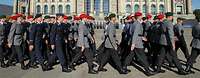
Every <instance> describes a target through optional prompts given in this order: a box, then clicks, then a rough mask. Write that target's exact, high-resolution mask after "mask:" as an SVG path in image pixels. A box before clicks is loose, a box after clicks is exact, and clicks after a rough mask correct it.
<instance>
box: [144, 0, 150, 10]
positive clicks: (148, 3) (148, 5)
mask: <svg viewBox="0 0 200 78" xmlns="http://www.w3.org/2000/svg"><path fill="white" fill-rule="evenodd" d="M145 4H146V9H147V13H151V5H150V0H146V3H145Z"/></svg>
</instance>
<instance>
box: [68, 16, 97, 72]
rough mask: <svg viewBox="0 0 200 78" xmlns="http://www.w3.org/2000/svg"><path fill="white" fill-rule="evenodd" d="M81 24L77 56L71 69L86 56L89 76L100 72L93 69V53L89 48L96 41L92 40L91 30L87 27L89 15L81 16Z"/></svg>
mask: <svg viewBox="0 0 200 78" xmlns="http://www.w3.org/2000/svg"><path fill="white" fill-rule="evenodd" d="M79 17H80V19H81V21H80V23H79V28H78V41H77V47H78V48H77V50H76V51H77V52H78V53H77V54H76V55H75V58H73V60H72V62H71V64H70V67H71V68H73V69H74V66H73V63H75V62H77V61H78V60H79V58H80V57H81V56H82V55H84V56H85V57H86V61H87V63H88V68H89V71H88V73H89V74H97V73H98V72H97V71H96V70H94V69H93V65H94V64H93V52H92V51H91V48H90V46H89V42H90V41H91V42H92V43H93V42H94V39H93V38H92V36H91V34H90V32H89V29H88V28H87V26H86V22H87V21H86V20H87V17H88V16H87V15H86V14H81V15H80V16H79Z"/></svg>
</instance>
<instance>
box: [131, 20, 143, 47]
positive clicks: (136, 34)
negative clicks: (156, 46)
mask: <svg viewBox="0 0 200 78" xmlns="http://www.w3.org/2000/svg"><path fill="white" fill-rule="evenodd" d="M132 32H133V33H132V34H133V35H132V44H135V48H144V46H143V41H142V35H143V27H142V24H141V23H140V21H138V20H136V21H135V22H134V23H133V27H132Z"/></svg>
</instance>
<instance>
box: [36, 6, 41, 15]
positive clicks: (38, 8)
mask: <svg viewBox="0 0 200 78" xmlns="http://www.w3.org/2000/svg"><path fill="white" fill-rule="evenodd" d="M36 13H37V14H39V13H41V7H40V5H37V11H36Z"/></svg>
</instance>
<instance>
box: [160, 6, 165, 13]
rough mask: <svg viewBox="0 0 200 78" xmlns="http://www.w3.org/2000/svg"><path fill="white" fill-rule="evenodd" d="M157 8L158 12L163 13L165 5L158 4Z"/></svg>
mask: <svg viewBox="0 0 200 78" xmlns="http://www.w3.org/2000/svg"><path fill="white" fill-rule="evenodd" d="M159 10H160V13H164V12H165V7H164V5H160V6H159Z"/></svg>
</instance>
